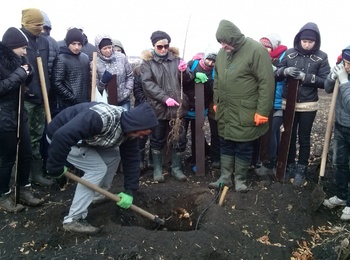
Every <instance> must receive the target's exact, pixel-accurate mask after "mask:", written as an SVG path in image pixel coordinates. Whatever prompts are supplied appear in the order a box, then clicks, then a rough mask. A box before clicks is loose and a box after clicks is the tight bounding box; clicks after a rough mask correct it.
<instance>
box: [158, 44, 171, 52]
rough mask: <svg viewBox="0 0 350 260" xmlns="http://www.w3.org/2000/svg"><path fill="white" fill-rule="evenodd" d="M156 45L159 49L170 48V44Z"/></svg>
mask: <svg viewBox="0 0 350 260" xmlns="http://www.w3.org/2000/svg"><path fill="white" fill-rule="evenodd" d="M156 47H157V50H159V51H161V50H163V48H164V49H166V50H167V49H169V44H165V45H156Z"/></svg>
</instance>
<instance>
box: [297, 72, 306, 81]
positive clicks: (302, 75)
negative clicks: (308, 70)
mask: <svg viewBox="0 0 350 260" xmlns="http://www.w3.org/2000/svg"><path fill="white" fill-rule="evenodd" d="M295 79H299V80H302V81H304V79H305V73H304V72H302V71H300V72H299V75H298V76H296V77H295Z"/></svg>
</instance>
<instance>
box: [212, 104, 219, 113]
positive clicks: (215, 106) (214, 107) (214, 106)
mask: <svg viewBox="0 0 350 260" xmlns="http://www.w3.org/2000/svg"><path fill="white" fill-rule="evenodd" d="M217 107H218V106H217V105H213V110H214V112H215V113H216V108H217Z"/></svg>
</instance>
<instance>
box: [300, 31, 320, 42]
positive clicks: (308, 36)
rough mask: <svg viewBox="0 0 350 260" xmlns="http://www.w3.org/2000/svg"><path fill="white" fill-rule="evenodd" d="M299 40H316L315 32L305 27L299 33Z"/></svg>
mask: <svg viewBox="0 0 350 260" xmlns="http://www.w3.org/2000/svg"><path fill="white" fill-rule="evenodd" d="M300 40H310V41H317V33H316V32H315V31H313V30H309V29H306V30H304V31H302V32H301V33H300Z"/></svg>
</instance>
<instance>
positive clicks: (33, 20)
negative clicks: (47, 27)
mask: <svg viewBox="0 0 350 260" xmlns="http://www.w3.org/2000/svg"><path fill="white" fill-rule="evenodd" d="M28 24H44V17H43V15H42V14H41V12H40V10H39V9H36V8H28V9H24V10H22V25H23V26H24V27H26V25H28Z"/></svg>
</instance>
